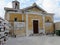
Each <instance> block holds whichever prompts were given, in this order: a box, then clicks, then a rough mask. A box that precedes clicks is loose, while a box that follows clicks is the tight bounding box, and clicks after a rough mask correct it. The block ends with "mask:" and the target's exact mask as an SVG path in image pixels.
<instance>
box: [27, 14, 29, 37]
mask: <svg viewBox="0 0 60 45" xmlns="http://www.w3.org/2000/svg"><path fill="white" fill-rule="evenodd" d="M26 36H29V34H28V14H26Z"/></svg>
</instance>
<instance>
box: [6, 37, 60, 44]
mask: <svg viewBox="0 0 60 45" xmlns="http://www.w3.org/2000/svg"><path fill="white" fill-rule="evenodd" d="M5 45H60V37H59V36H30V37H16V38H11V37H10V38H9V39H8V41H7V42H6V44H5Z"/></svg>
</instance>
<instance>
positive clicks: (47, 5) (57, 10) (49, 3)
mask: <svg viewBox="0 0 60 45" xmlns="http://www.w3.org/2000/svg"><path fill="white" fill-rule="evenodd" d="M40 1H41V0H36V2H37V3H38V5H40V6H41V7H42V8H43V9H45V10H46V11H47V12H50V13H54V14H55V16H54V22H56V21H60V0H43V1H41V2H40ZM57 19H58V20H57Z"/></svg>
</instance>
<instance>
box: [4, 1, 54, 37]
mask: <svg viewBox="0 0 60 45" xmlns="http://www.w3.org/2000/svg"><path fill="white" fill-rule="evenodd" d="M4 10H5V19H6V20H7V21H8V22H9V23H10V24H11V27H12V28H11V30H10V33H11V35H13V34H14V35H17V36H29V35H32V34H40V33H43V34H46V33H53V32H54V26H53V23H54V18H53V17H54V14H53V13H48V12H46V11H45V10H44V9H42V8H41V7H39V6H38V5H37V4H36V3H34V4H32V6H30V7H27V8H24V9H20V3H19V1H17V0H15V1H12V8H8V7H5V8H4Z"/></svg>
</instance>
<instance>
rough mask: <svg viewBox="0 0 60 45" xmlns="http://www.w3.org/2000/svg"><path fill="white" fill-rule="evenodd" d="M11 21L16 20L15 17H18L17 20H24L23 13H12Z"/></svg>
mask: <svg viewBox="0 0 60 45" xmlns="http://www.w3.org/2000/svg"><path fill="white" fill-rule="evenodd" d="M9 15H10V18H9V19H10V21H11V20H12V21H14V18H17V21H19V22H20V20H22V14H18V13H10V14H9Z"/></svg>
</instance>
